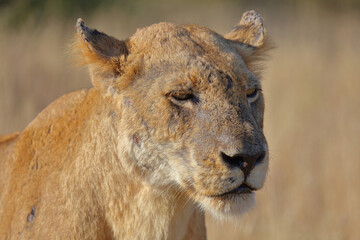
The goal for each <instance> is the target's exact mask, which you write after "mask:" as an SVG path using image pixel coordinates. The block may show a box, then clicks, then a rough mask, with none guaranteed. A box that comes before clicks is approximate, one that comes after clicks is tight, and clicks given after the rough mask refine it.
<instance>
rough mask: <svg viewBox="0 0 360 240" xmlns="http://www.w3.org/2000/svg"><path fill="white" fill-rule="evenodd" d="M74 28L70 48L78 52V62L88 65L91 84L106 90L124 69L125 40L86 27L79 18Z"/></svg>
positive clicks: (126, 51)
mask: <svg viewBox="0 0 360 240" xmlns="http://www.w3.org/2000/svg"><path fill="white" fill-rule="evenodd" d="M76 30H77V33H76V41H75V44H74V45H73V47H72V48H73V50H75V51H76V52H78V53H80V58H79V63H80V64H81V65H88V66H89V70H90V74H91V78H92V82H93V85H94V86H95V87H96V88H98V89H99V90H106V89H107V88H108V87H109V86H111V85H112V84H113V82H115V80H116V79H117V77H119V76H120V75H121V74H122V73H123V71H124V66H125V63H126V59H127V56H128V54H129V51H128V46H127V42H126V41H121V40H118V39H116V38H114V37H111V36H108V35H106V34H105V33H102V32H99V31H97V30H96V29H91V28H88V27H86V26H85V24H84V21H83V20H82V19H81V18H79V19H78V20H77V23H76Z"/></svg>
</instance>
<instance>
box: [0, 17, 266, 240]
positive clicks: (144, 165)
mask: <svg viewBox="0 0 360 240" xmlns="http://www.w3.org/2000/svg"><path fill="white" fill-rule="evenodd" d="M249 14H250V15H254V14H255V15H254V16H256V17H255V18H253V19H256V21H258V19H257V18H259V17H258V15H257V14H256V13H255V12H250V13H246V14H245V15H244V16H248V15H249ZM243 18H244V17H243ZM242 21H243V20H242ZM251 21H253V20H250V22H251ZM256 21H255V22H254V24H252V25H251V24H250V26H248V25H249V21H247V22H246V24H247V26H246V31H245V32H244V31H243V29H245V28H244V27H241V24H242V22H240V27H236V28H235V29H234V30H233V31H232V32H230V33H229V34H227V35H226V38H224V37H222V36H220V35H218V34H216V33H214V32H212V31H211V30H209V29H207V28H204V27H200V26H196V25H182V26H177V25H174V24H170V23H160V24H155V25H152V26H149V27H147V28H143V29H139V30H138V31H137V32H136V33H135V34H134V35H133V36H132V37H131V38H129V39H128V40H126V41H120V40H117V39H115V38H113V37H110V36H108V35H106V34H103V33H100V32H97V31H96V30H94V29H90V28H87V27H86V26H85V25H84V22H83V21H82V20H81V19H80V20H78V23H77V31H78V32H77V37H76V39H77V40H76V43H75V44H74V45H73V46H74V48H76V50H77V51H79V52H80V56H82V59H83V60H82V61H83V62H84V64H86V65H88V66H89V70H90V75H91V78H92V82H93V85H94V88H91V89H86V90H80V91H77V92H74V93H70V94H67V95H64V96H63V97H61V98H59V99H58V100H56V101H55V102H54V103H52V104H50V105H49V106H48V107H47V108H46V109H45V110H43V111H42V112H41V113H40V114H39V115H38V116H37V117H36V118H35V119H34V120H33V121H32V122H31V123H30V124H29V125H28V126H27V127H26V129H25V130H24V131H23V132H21V133H19V134H14V135H11V136H5V137H0V154H1V155H0V157H1V158H0V164H1V166H2V167H1V169H0V238H1V239H205V238H206V234H205V224H204V213H203V211H204V210H205V211H209V212H211V213H212V214H213V215H214V216H216V217H219V218H221V219H227V218H229V217H233V216H238V215H239V214H240V213H242V212H244V211H246V210H248V209H249V208H250V207H251V206H252V205H253V201H254V193H251V194H249V193H237V194H229V195H222V194H224V193H225V192H228V191H231V190H232V189H235V188H236V187H238V186H239V185H240V184H242V183H244V184H245V183H246V184H248V185H249V186H251V187H252V188H253V189H259V188H261V187H262V185H263V183H264V180H265V175H266V172H267V167H268V153H267V143H266V140H265V137H264V135H263V133H262V126H263V111H264V100H263V96H262V93H261V92H260V91H259V93H258V95H256V96H257V97H256V99H255V100H252V101H253V102H250V95H249V94H247V92H249V90H248V89H251V88H255V87H256V88H260V82H259V80H258V78H257V76H256V75H255V74H254V73H253V72H252V71H250V66H255V65H253V64H255V62H254V61H256V60H259V58H258V57H257V56H260V53H259V52H261V49H262V48H264V44H265V41H264V39H265V38H264V29H263V26H262V21H261V26H260V27H259V23H258V22H256ZM236 29H237V30H236ZM259 29H260V30H259ZM249 34H250V35H251V34H252V35H251V36H255V35H257V37H256V38H253V37H251V36H250V35H249ZM254 39H255V40H254ZM258 39H261V41H258ZM189 96H190V97H189ZM259 151H260V152H261V151H263V152H264V153H265V154H264V155H262V156H264V158H261V159H263V160H262V161H260V160H259V161H258V164H257V165H255V166H254V168H252V169H250V172H249V175H248V176H247V177H245V170H244V169H245V168H244V169H243V168H242V167H246V165H248V164H247V163H243V162H242V160H241V159H242V158H235V156H238V154H245V155H244V156H248V155H249V156H250V155H254V154H256V153H258V152H259ZM222 153H224V154H226V155H227V156H230V157H234V159H240V160H241V164H243V165H239V166H238V167H236V166H235V167H234V166H231V164H230V163H229V162H226V160H225V158H222V157H221V156H222V155H221V154H222ZM259 159H260V158H259ZM229 164H230V165H229ZM233 164H235V165H236V164H239V163H237V162H236V163H233ZM240 166H241V167H240Z"/></svg>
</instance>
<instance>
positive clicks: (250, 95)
mask: <svg viewBox="0 0 360 240" xmlns="http://www.w3.org/2000/svg"><path fill="white" fill-rule="evenodd" d="M259 91H261V89H257V88H250V89H248V90H247V91H246V98H247V100H248V102H249V103H253V102H255V101H256V100H257V99H258V97H259Z"/></svg>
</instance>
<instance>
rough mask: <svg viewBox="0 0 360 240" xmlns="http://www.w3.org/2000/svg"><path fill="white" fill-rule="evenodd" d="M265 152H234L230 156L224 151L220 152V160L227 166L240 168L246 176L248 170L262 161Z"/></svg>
mask: <svg viewBox="0 0 360 240" xmlns="http://www.w3.org/2000/svg"><path fill="white" fill-rule="evenodd" d="M265 155H266V152H265V151H261V152H258V153H256V154H251V155H249V154H243V153H240V154H236V155H234V156H232V157H230V156H228V155H226V154H225V153H223V152H221V158H222V160H223V161H224V162H225V163H226V165H228V167H229V168H235V167H238V168H240V169H241V170H242V171H243V172H244V175H245V176H248V175H249V173H250V171H251V170H252V169H253V168H254V167H255V165H257V164H259V163H261V162H262V161H264V158H265Z"/></svg>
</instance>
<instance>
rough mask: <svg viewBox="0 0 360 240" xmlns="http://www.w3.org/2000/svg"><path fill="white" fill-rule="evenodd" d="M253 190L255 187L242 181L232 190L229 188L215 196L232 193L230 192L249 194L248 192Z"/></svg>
mask: <svg viewBox="0 0 360 240" xmlns="http://www.w3.org/2000/svg"><path fill="white" fill-rule="evenodd" d="M253 191H256V189H255V188H252V187H250V186H249V185H247V184H246V183H243V184H241V185H240V186H238V187H236V188H235V189H233V190H230V191H228V192H225V193H222V194H219V195H217V197H223V196H227V195H232V194H249V193H252V192H253Z"/></svg>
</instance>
